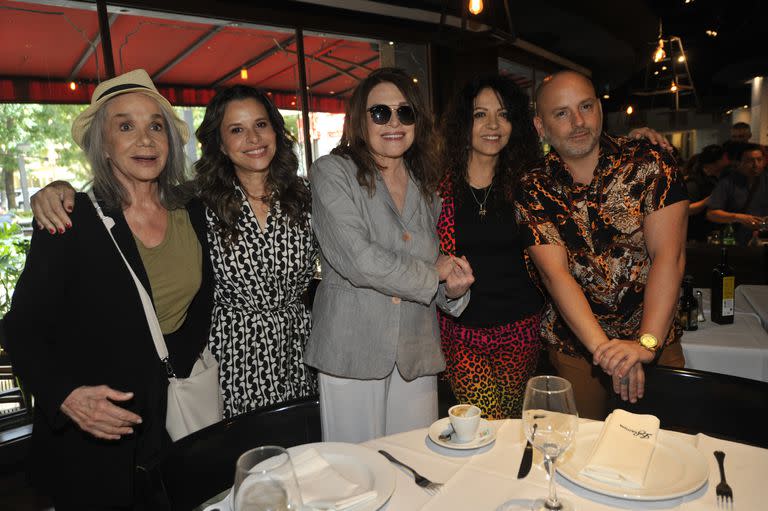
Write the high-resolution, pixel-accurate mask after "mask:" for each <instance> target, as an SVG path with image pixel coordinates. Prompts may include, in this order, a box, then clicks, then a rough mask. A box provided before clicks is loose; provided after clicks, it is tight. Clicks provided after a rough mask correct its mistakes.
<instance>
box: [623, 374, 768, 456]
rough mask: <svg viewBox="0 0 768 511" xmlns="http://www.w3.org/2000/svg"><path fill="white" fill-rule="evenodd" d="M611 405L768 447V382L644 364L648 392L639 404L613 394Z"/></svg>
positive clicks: (671, 425)
mask: <svg viewBox="0 0 768 511" xmlns="http://www.w3.org/2000/svg"><path fill="white" fill-rule="evenodd" d="M611 401H612V402H611V408H622V409H624V410H627V411H630V412H632V413H648V414H652V415H655V416H657V417H658V418H659V420H660V421H661V427H662V428H664V429H671V430H675V431H682V432H684V433H691V434H696V433H705V434H708V435H713V436H716V437H720V438H725V439H728V440H734V441H737V442H745V443H749V444H752V445H757V446H759V447H768V428H766V427H765V424H764V423H763V419H762V418H763V417H766V415H768V383H766V382H762V381H758V380H750V379H747V378H739V377H737V376H730V375H727V374H717V373H710V372H706V371H697V370H693V369H677V368H673V367H664V366H648V367H646V368H645V394H644V397H643V398H642V399H640V400H638V402H637V403H635V404H632V403H629V402H624V401H621V399H620V398H618V397H616V396H614V397H613V398H612V399H611Z"/></svg>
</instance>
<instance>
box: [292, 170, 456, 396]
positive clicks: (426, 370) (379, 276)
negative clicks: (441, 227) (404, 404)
mask: <svg viewBox="0 0 768 511" xmlns="http://www.w3.org/2000/svg"><path fill="white" fill-rule="evenodd" d="M356 175H357V166H356V165H355V163H354V162H353V161H352V160H351V159H347V158H344V157H341V156H337V155H329V156H323V157H322V158H319V159H318V160H317V161H315V163H314V164H313V165H312V171H311V173H310V181H311V184H312V220H313V227H314V230H315V234H316V235H317V239H318V241H319V243H320V252H321V262H322V268H323V280H322V282H321V283H320V285H319V287H318V289H317V294H316V295H315V301H314V307H313V309H312V334H311V336H310V339H309V342H308V344H307V348H306V351H305V354H304V358H305V361H306V362H307V363H308V364H309V365H311V366H313V367H316V368H317V369H319V370H320V371H322V372H324V373H328V374H331V375H334V376H340V377H346V378H355V379H360V380H365V379H381V378H384V377H385V376H387V375H388V374H389V373H390V372H391V371H392V369H393V368H394V367H395V364H397V368H398V369H399V370H400V374H401V375H402V376H403V378H404V379H405V380H408V381H410V380H412V379H414V378H417V377H419V376H424V375H429V374H436V373H438V372H440V371H442V370H443V369H444V368H445V360H444V359H443V355H442V352H441V349H440V331H439V327H438V322H437V311H436V309H435V303H436V302H439V304H440V306H441V308H442V309H444V310H446V312H448V313H449V314H452V315H458V314H460V313H461V312H462V311H463V310H464V308H466V306H467V304H468V303H469V292H467V294H465V295H464V296H462V297H461V298H459V299H457V300H450V299H447V298H446V296H445V293H444V289H443V286H442V285H439V282H438V276H437V270H436V269H435V266H434V263H435V261H436V260H437V256H438V247H439V239H438V235H437V220H438V217H439V215H440V207H441V201H440V199H439V198H438V197H437V195H436V196H435V200H434V201H432V203H431V204H430V203H428V201H426V200H425V199H424V198H423V197H422V195H421V193H420V191H419V188H418V186H417V185H416V183H415V182H414V181H413V179H411V180H410V181H409V183H408V190H407V193H406V197H405V204H404V206H403V212H402V214H400V213H399V212H398V210H397V207H396V206H395V204H394V202H393V201H392V197H391V196H390V194H389V191H388V190H387V187H386V186H385V184H384V182H383V181H382V180H381V178H379V179H378V181H377V186H376V191H375V192H374V194H373V196H371V195H369V193H368V190H367V189H365V188H363V187H361V186H360V184H359V183H358V182H357V177H356Z"/></svg>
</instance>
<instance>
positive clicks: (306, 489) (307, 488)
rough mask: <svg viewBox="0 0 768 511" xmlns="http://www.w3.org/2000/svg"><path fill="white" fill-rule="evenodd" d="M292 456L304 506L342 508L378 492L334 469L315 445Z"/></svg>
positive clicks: (369, 498)
mask: <svg viewBox="0 0 768 511" xmlns="http://www.w3.org/2000/svg"><path fill="white" fill-rule="evenodd" d="M291 459H292V461H293V468H294V470H295V471H296V478H297V479H298V480H299V489H300V490H301V498H302V500H303V501H304V505H305V506H308V507H310V508H312V507H317V508H333V509H335V510H336V511H342V510H344V509H348V508H350V507H352V506H356V505H357V504H360V503H362V502H366V501H368V500H372V499H375V498H376V496H377V493H376V490H370V491H364V490H363V488H361V487H360V486H359V485H357V484H355V483H353V482H352V481H350V480H349V479H347V478H345V477H344V476H342V475H341V474H340V473H338V472H337V471H336V470H334V468H333V467H332V466H331V465H330V463H328V461H327V460H326V459H325V458H323V457H322V456H321V455H320V453H319V452H317V451H316V450H315V449H312V448H309V449H305V450H304V451H303V452H302V453H301V454H299V455H298V456H293V457H292V458H291Z"/></svg>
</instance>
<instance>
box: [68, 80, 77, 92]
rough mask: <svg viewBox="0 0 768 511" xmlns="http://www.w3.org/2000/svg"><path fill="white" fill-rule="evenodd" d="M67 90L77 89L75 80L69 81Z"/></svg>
mask: <svg viewBox="0 0 768 511" xmlns="http://www.w3.org/2000/svg"><path fill="white" fill-rule="evenodd" d="M69 90H77V84H76V83H75V82H69Z"/></svg>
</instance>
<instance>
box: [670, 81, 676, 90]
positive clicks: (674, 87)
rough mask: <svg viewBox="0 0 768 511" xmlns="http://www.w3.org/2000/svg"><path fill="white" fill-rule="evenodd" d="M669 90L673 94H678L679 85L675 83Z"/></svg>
mask: <svg viewBox="0 0 768 511" xmlns="http://www.w3.org/2000/svg"><path fill="white" fill-rule="evenodd" d="M669 90H670V91H672V92H677V84H676V83H675V82H674V81H673V82H672V85H670V86H669Z"/></svg>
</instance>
